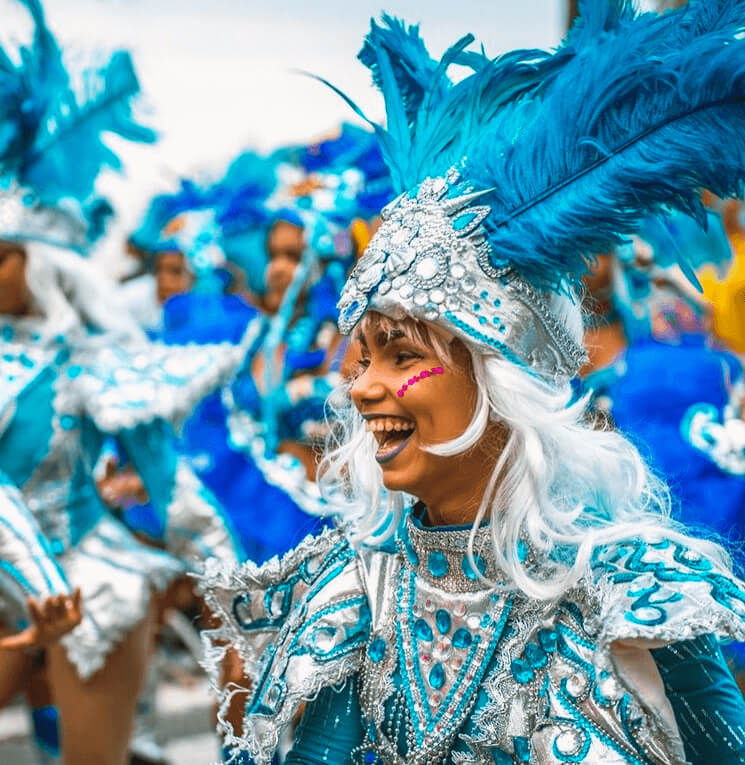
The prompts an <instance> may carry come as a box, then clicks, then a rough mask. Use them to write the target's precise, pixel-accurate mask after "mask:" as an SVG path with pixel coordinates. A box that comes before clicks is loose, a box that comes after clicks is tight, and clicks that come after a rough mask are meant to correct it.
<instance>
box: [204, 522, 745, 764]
mask: <svg viewBox="0 0 745 765" xmlns="http://www.w3.org/2000/svg"><path fill="white" fill-rule="evenodd" d="M468 536H469V531H468V530H463V531H460V530H457V531H455V530H447V531H442V530H436V529H424V528H422V527H421V526H420V525H417V523H416V522H414V521H413V520H412V518H411V516H409V517H408V518H407V520H406V524H405V528H404V530H403V532H402V533H401V535H400V537H399V539H398V542H399V549H398V552H396V553H393V552H390V551H386V552H384V551H381V550H372V549H367V548H364V547H363V548H362V549H361V550H359V551H357V552H356V553H352V551H351V549H350V548H345V547H344V546H343V545H341V543H339V544H340V545H341V546H340V547H338V548H334V547H330V543H331V539H332V537H329V536H322V537H321V538H320V541H319V542H318V544H317V546H313V544H312V543H310V546H309V547H307V548H306V549H305V551H304V553H303V556H301V558H302V560H305V561H307V562H308V564H307V565H310V563H311V561H312V562H313V565H311V566H310V569H309V570H311V571H313V572H314V575H313V576H314V577H316V578H315V579H314V581H319V582H320V581H324V582H326V584H325V585H324V586H327V587H332V588H333V590H334V592H335V596H334V597H333V598H322V597H321V592H320V590H319V591H317V598H318V605H319V606H320V604H321V603H322V602H323V603H324V606H323V607H322V609H321V610H322V612H323V617H322V619H321V620H320V621H319V620H317V619H316V617H315V616H314V614H316V613H317V606H316V605H315V604H314V603H310V602H308V601H307V600H306V598H305V597H300V598H298V592H297V589H296V588H297V587H298V585H299V581H298V582H297V583H296V584H294V585H293V582H295V581H296V575H294V574H292V573H291V571H290V570H289V569H287V568H286V567H285V565H284V563H283V564H282V565H280V566H278V564H276V563H275V564H273V566H270V567H269V569H264V570H255V567H254V569H251V571H252V572H253V574H252V579H256V580H257V581H258V580H259V579H261V580H262V581H263V584H264V589H263V590H262V589H261V588H259V589H257V590H256V591H255V594H253V595H252V597H251V599H250V602H249V601H246V600H245V599H244V600H236V602H237V603H239V604H240V605H239V607H240V609H241V610H240V612H239V613H240V617H241V618H242V619H245V618H246V617H245V609H246V608H249V609H250V608H255V607H258V606H255V605H253V604H255V603H258V604H261V603H265V602H268V603H270V608H271V612H272V614H274V613H275V612H276V613H279V614H285V615H284V616H282V617H281V618H282V619H284V620H285V621H286V623H290V622H292V624H293V625H294V626H293V632H294V633H298V632H300V631H302V632H303V634H305V635H308V636H312V635H314V634H316V632H314V629H315V627H317V626H321V621H323V619H331V618H332V613H331V611H330V610H329V609H331V608H332V605H331V604H332V603H339V604H347V603H351V602H352V601H354V602H357V601H356V598H357V597H358V596H359V595H360V594H363V593H364V596H365V598H369V606H370V614H369V618H370V620H371V621H370V625H369V628H368V629H367V639H366V642H365V646H366V647H365V648H352V649H350V653H348V654H345V655H343V656H339V657H334V658H329V659H328V661H324V660H323V656H327V655H329V650H330V646H331V644H332V643H331V642H329V643H327V642H326V641H327V638H328V637H330V636H331V634H332V632H331V631H328V633H326V632H323V633H322V634H319V640H320V641H321V647H322V649H323V651H322V653H321V655H315V654H308V656H309V657H310V656H312V661H310V662H309V663H308V664H305V665H300V664H290V666H291V667H294V669H292V670H290V669H288V661H289V662H294V661H295V656H296V654H295V653H293V652H292V651H290V652H288V648H289V647H290V646H291V645H293V646H294V645H296V644H295V643H288V641H287V640H286V639H282V640H279V641H278V640H270V639H269V638H267V639H266V640H264V637H263V633H262V632H261V630H260V629H259V630H256V631H255V633H254V632H252V633H251V634H252V635H253V634H255V635H257V636H260V637H259V642H258V644H257V643H256V642H255V640H254V639H252V640H251V641H250V643H249V644H250V645H251V646H252V650H253V651H254V653H252V654H251V655H252V656H254V657H255V656H256V653H255V651H256V649H257V647H258V646H261V645H264V646H265V647H266V652H265V654H264V659H263V661H262V663H258V664H256V665H255V667H256V669H255V674H253V675H252V677H253V678H254V682H256V683H259V684H260V685H261V687H262V688H266V689H267V691H266V692H267V693H269V690H271V689H272V688H274V687H275V686H276V688H277V690H276V691H272V693H273V694H275V695H276V696H277V699H278V701H277V703H278V704H279V705H280V708H281V709H283V710H285V707H286V705H287V704H288V701H287V699H288V694H289V696H291V697H292V698H293V699H297V693H298V688H299V687H300V686H299V685H298V683H299V682H300V681H301V679H302V682H303V683H305V685H304V688H305V692H306V694H307V695H306V696H305V698H307V699H312V698H313V695H314V693H315V692H317V685H316V684H315V682H311V678H313V679H315V677H316V675H317V674H318V673H321V674H322V675H323V677H324V678H325V680H324V682H325V683H326V684H327V685H330V684H337V685H338V682H339V680H340V679H342V678H343V677H344V676H346V675H345V673H348V672H351V671H358V672H359V694H360V703H361V708H362V715H363V721H362V722H363V730H364V740H363V741H362V742H361V743H360V746H359V747H358V748H357V749H355V751H354V752H353V754H352V762H356V763H359V762H385V763H386V765H404V763H406V764H407V765H408V763H413V764H414V765H424V764H425V763H445V762H453V763H457V765H466V764H467V763H468V764H469V765H476V763H485V762H498V763H504V764H505V765H507V764H508V763H512V765H514V764H515V763H533V762H536V763H555V764H556V763H586V765H589V764H590V763H601V762H602V763H606V762H607V763H618V764H619V765H620V763H634V764H635V765H682V763H683V762H684V761H685V755H684V753H683V751H682V744H681V741H680V739H679V737H678V735H677V733H676V732H675V730H674V729H672V728H671V727H669V726H668V725H667V723H666V721H665V719H664V718H663V717H662V716H661V714H660V712H659V711H658V710H656V709H655V708H653V707H651V708H650V707H649V706H647V707H646V708H645V707H643V706H642V704H641V703H640V701H641V699H642V697H641V696H639V695H638V694H639V693H640V692H639V691H637V690H635V689H634V688H632V687H630V686H628V685H626V684H625V683H624V680H623V679H622V677H621V676H619V675H618V674H617V672H616V670H615V667H614V665H613V662H612V661H611V657H610V644H611V643H612V642H613V641H615V640H619V639H627V638H631V637H645V638H650V639H656V638H659V639H663V640H670V641H676V640H684V639H686V638H687V637H689V636H690V635H689V634H688V633H687V632H686V631H685V630H686V625H690V624H695V625H696V629H697V630H699V631H700V632H701V633H702V634H703V633H717V632H718V633H720V634H722V633H726V634H729V635H731V636H732V637H735V638H740V639H743V638H745V629H744V628H743V624H742V622H743V617H742V616H741V615H740V614H739V613H738V609H739V604H740V603H741V601H742V599H743V598H745V593H744V592H743V590H742V589H741V585H740V583H739V582H737V581H736V580H734V579H732V578H731V577H728V576H726V575H725V574H724V573H722V572H719V571H718V570H717V569H716V567H715V566H714V565H713V564H712V563H711V562H710V561H707V560H705V559H701V558H698V557H696V556H694V555H692V554H691V552H690V551H689V550H687V549H686V548H685V546H683V545H681V544H679V543H677V542H672V541H670V540H661V541H659V542H656V543H649V542H643V541H641V540H632V541H629V542H628V543H621V544H616V545H612V546H609V547H607V548H604V549H602V550H599V551H598V552H597V553H596V555H595V558H594V561H593V566H594V572H593V576H592V577H590V578H588V579H586V580H584V581H582V582H581V583H580V584H579V585H578V586H577V588H576V589H575V590H573V591H571V592H570V593H568V594H567V596H566V599H565V600H564V601H563V602H561V603H560V604H558V605H557V604H555V603H550V602H549V603H538V602H535V601H529V600H527V599H525V598H524V597H521V596H518V595H515V594H511V593H510V592H509V590H505V589H503V588H497V589H491V588H490V586H489V585H487V584H486V583H484V582H483V581H481V580H474V579H472V578H471V577H469V576H467V575H466V573H465V572H464V569H463V567H462V566H461V565H460V564H461V561H462V560H463V556H464V550H463V547H464V545H467V542H468ZM482 538H483V539H484V540H486V541H488V529H487V528H485V529H480V530H479V531H478V533H477V535H476V540H475V543H476V546H477V550H478V552H479V555H481V556H482V557H483V559H484V561H485V565H486V574H487V576H488V577H490V578H492V579H494V580H496V581H499V580H500V576H499V572H498V571H497V570H496V569H495V568H494V565H493V562H492V558H491V556H489V554H488V550H487V549H485V548H484V549H482V548H480V547H479V544H480V541H481V540H482ZM337 539H338V538H337ZM437 549H439V550H440V551H441V552H442V553H443V556H444V557H445V559H446V560H447V561H448V572H447V574H446V575H445V576H443V577H440V578H438V577H434V576H432V574H431V572H430V571H429V569H428V566H427V561H428V560H429V557H430V555H431V553H432V552H434V551H435V550H437ZM355 555H357V556H359V564H360V570H364V572H365V586H364V588H363V587H362V584H361V582H360V581H359V579H357V578H355V579H354V581H355V582H356V584H354V585H353V586H352V581H353V579H352V578H350V577H351V576H352V571H353V567H354V556H355ZM339 556H341V558H340V557H339ZM298 560H299V559H294V563H293V565H294V566H295V567H296V568H294V569H292V570H296V571H297V572H298V573H299V572H300V571H301V570H302V565H306V564H299V563H298ZM342 560H344V561H346V563H343V564H342ZM454 564H457V565H454ZM319 571H322V572H323V575H322V576H320V578H318V576H319V575H318V574H317V573H316V572H319ZM334 571H338V574H337V576H338V577H340V581H339V582H338V583H334V575H333V573H332V572H334ZM301 578H302V577H301ZM303 581H304V580H303ZM283 582H286V583H288V584H289V585H291V586H293V587H294V588H295V589H294V590H293V594H292V595H291V596H290V602H291V605H290V606H289V610H288V609H287V608H286V606H285V599H284V592H285V590H283V589H282V588H281V587H279V586H278V585H280V584H281V583H283ZM663 583H665V585H666V586H667V587H669V588H670V592H662V591H661V590H657V589H654V584H659V585H660V586H662V584H663ZM302 586H303V587H305V586H306V585H305V584H303V585H302ZM650 587H651V588H652V589H651V590H650ZM262 591H265V592H266V593H268V594H269V595H270V598H269V600H268V601H267V600H266V597H264V596H261V597H257V595H259V594H260V593H261V592H262ZM252 592H254V591H253V590H252ZM278 593H282V594H281V595H280V594H278ZM673 595H677V597H673ZM304 603H307V606H304V605H303V604H304ZM304 608H307V610H304ZM345 608H347V606H346V605H341V609H342V610H340V611H339V612H337V613H338V617H336V616H334V617H333V618H334V619H338V621H335V622H334V627H335V631H334V632H333V634H334V635H335V636H336V638H335V639H337V640H338V639H341V636H342V635H343V634H347V635H352V634H357V633H356V632H355V630H356V629H357V628H358V627H360V625H361V622H360V621H359V617H358V614H360V613H361V611H354V610H353V609H354V608H358V607H357V606H354V607H352V609H351V610H344V609H345ZM359 608H361V606H360V607H359ZM694 612H695V615H696V616H695V618H692V615H693V614H694ZM702 612H703V613H702ZM231 618H232V617H231ZM660 620H661V621H660ZM342 625H345V629H341V626H342ZM723 625H727V626H726V628H725V627H723ZM323 626H324V627H327V626H329V625H326V624H325V623H324V624H323ZM284 629H285V627H284V626H283V627H281V630H284ZM240 631H243V628H241V630H240ZM363 632H365V630H362V629H361V630H360V633H359V635H360V636H359V640H362V633H363ZM221 634H222V635H223V637H224V633H221ZM243 634H244V635H245V634H247V633H246V632H245V631H243ZM282 634H284V632H282ZM288 634H289V633H288ZM337 645H338V643H337ZM354 645H356V646H359V645H360V643H359V642H355V643H354ZM316 646H317V644H312V647H313V648H315V647H316ZM293 650H295V649H293ZM331 650H333V649H331ZM358 651H359V653H357V652H358ZM355 657H356V658H355ZM216 666H217V667H219V663H218V664H216ZM301 666H302V667H303V669H302V671H301V669H300V668H301ZM352 666H354V667H356V669H354V670H352V669H351V667H352ZM331 678H335V679H334V680H332V679H331ZM283 684H284V685H283ZM284 686H286V687H287V688H288V689H292V690H288V691H286V692H285V694H286V695H285V696H282V694H281V692H282V688H283V687H284ZM274 698H275V696H274V695H269V696H268V699H269V701H272V699H274ZM283 705H284V706H283ZM267 715H268V713H263V712H262V714H261V715H258V712H257V711H250V712H249V715H248V717H247V718H246V721H244V723H245V724H246V726H247V733H246V734H244V741H245V740H249V741H251V742H254V743H255V737H256V736H257V735H259V734H260V733H261V735H265V734H266V732H267V730H269V729H271V730H275V729H276V724H275V722H274V721H275V717H272V716H271V715H268V716H267ZM282 717H283V719H287V717H286V712H285V711H283V713H282ZM254 721H255V722H254ZM273 740H274V739H273ZM252 747H253V744H252V745H251V747H248V749H249V751H250V752H251V755H252V756H253V757H254V758H255V759H256V760H257V762H260V763H268V762H269V759H270V758H271V751H269V750H266V749H264V750H262V749H255V748H252ZM262 752H263V753H264V754H263V755H262V758H257V757H256V755H257V754H262Z"/></svg>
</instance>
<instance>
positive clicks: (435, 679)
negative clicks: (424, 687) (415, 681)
mask: <svg viewBox="0 0 745 765" xmlns="http://www.w3.org/2000/svg"><path fill="white" fill-rule="evenodd" d="M429 684H430V685H431V686H432V687H433V688H434V689H435V690H436V691H439V690H440V688H442V686H443V685H445V670H444V669H443V668H442V664H439V663H438V664H435V666H434V667H432V669H431V670H430V671H429Z"/></svg>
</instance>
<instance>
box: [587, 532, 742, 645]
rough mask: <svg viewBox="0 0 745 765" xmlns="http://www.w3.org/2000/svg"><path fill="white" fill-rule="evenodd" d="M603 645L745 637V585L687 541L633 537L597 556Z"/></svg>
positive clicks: (600, 626)
mask: <svg viewBox="0 0 745 765" xmlns="http://www.w3.org/2000/svg"><path fill="white" fill-rule="evenodd" d="M592 567H593V573H594V575H595V577H594V578H595V585H596V595H597V597H598V600H599V609H598V611H597V612H596V613H597V626H598V644H599V646H601V647H603V648H607V647H608V646H610V644H611V643H612V642H613V641H615V640H629V639H634V638H644V639H648V640H655V641H663V642H675V641H680V640H690V639H691V638H694V637H697V636H699V635H703V634H706V633H710V632H713V633H715V634H716V635H718V636H719V637H723V638H729V639H734V640H745V584H744V583H743V582H741V581H740V580H739V579H736V578H735V577H734V576H732V574H731V573H728V572H726V571H724V570H722V569H720V568H719V567H718V566H717V565H716V564H715V563H714V562H713V561H710V560H709V559H707V558H705V557H702V556H700V555H698V554H696V553H694V552H693V551H691V550H690V549H689V548H688V547H686V545H685V544H684V543H683V542H682V541H676V540H673V539H662V540H660V541H656V542H649V541H645V540H643V539H633V540H628V541H625V542H619V543H617V544H613V545H609V546H608V547H604V548H600V549H599V550H598V551H597V552H596V553H595V556H594V559H593V564H592Z"/></svg>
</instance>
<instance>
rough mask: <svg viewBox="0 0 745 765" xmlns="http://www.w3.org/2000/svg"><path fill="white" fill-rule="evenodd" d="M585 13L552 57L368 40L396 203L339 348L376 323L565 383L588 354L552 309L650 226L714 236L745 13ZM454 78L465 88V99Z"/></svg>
mask: <svg viewBox="0 0 745 765" xmlns="http://www.w3.org/2000/svg"><path fill="white" fill-rule="evenodd" d="M581 10H582V12H581V15H580V18H579V19H578V21H577V22H576V23H575V25H574V27H573V29H572V30H571V32H570V33H569V35H568V36H567V38H566V40H565V41H564V42H563V43H562V45H561V46H560V47H559V48H558V49H557V50H556V51H555V52H554V53H553V54H549V53H546V52H543V51H536V50H519V51H514V52H512V53H509V54H506V55H504V56H501V57H499V58H496V59H493V60H490V59H488V58H487V57H486V56H485V55H484V54H483V53H478V54H476V53H469V52H466V51H465V48H466V46H467V45H469V44H470V43H471V42H472V40H473V37H472V36H468V37H465V38H463V39H461V40H460V41H458V42H457V43H456V44H455V45H454V46H453V47H451V48H450V49H449V50H448V51H446V53H445V54H444V56H443V58H442V60H441V61H439V62H437V61H433V60H432V59H431V58H430V56H429V54H428V53H427V51H426V49H425V47H424V45H423V43H422V41H421V39H420V37H419V34H418V28H417V27H409V28H406V27H405V26H404V25H403V24H402V23H401V22H399V21H397V20H395V19H392V18H390V17H388V16H384V18H383V23H384V26H378V25H377V24H375V23H373V24H372V29H371V31H370V33H369V35H368V37H367V39H366V42H365V45H364V47H363V49H362V51H361V53H360V58H361V60H362V61H363V63H365V64H366V65H367V66H369V67H370V69H371V70H372V73H373V78H374V81H375V84H376V85H377V86H378V87H379V88H380V90H381V91H382V93H383V96H384V99H385V106H386V113H387V126H386V128H383V127H382V126H380V125H377V124H374V123H371V124H373V127H374V129H375V131H376V133H377V135H378V138H379V140H380V143H381V147H382V150H383V155H384V157H385V160H386V162H387V163H388V165H389V167H390V169H391V174H392V177H393V182H394V185H395V186H396V187H397V191H398V192H400V193H401V195H400V196H399V197H398V198H397V199H396V200H394V202H392V203H391V204H390V205H389V206H388V207H387V208H386V209H385V211H384V214H383V218H384V222H383V224H382V226H381V227H380V230H379V231H378V233H377V234H376V236H375V237H374V238H373V240H372V242H371V243H370V245H369V247H368V249H367V251H366V253H365V255H364V256H363V258H362V259H361V260H360V262H359V263H358V264H357V266H356V268H355V269H354V271H353V272H352V274H351V275H350V278H349V280H348V282H347V284H346V286H345V289H344V292H343V295H342V298H341V300H340V302H339V310H340V314H341V315H340V320H339V326H340V329H341V330H342V332H344V333H349V332H350V331H351V330H352V328H353V327H354V326H355V324H356V323H357V322H358V321H359V319H360V317H361V316H362V315H363V314H364V312H365V311H367V310H370V309H374V310H378V311H381V312H382V313H385V314H388V315H392V316H400V315H403V314H408V315H411V316H415V317H419V318H422V319H426V320H429V321H433V322H437V323H440V324H442V325H443V326H445V327H446V328H448V329H449V330H450V331H452V332H454V333H455V334H457V335H460V336H461V337H463V338H467V339H468V340H470V341H472V342H475V343H477V344H479V345H481V346H482V347H485V348H488V349H491V350H497V351H498V352H499V353H501V354H502V355H503V356H504V357H506V358H508V359H510V360H512V361H514V362H516V363H518V364H520V365H522V366H524V367H525V368H527V369H528V370H529V371H531V372H532V373H535V374H537V375H539V376H540V377H542V378H544V379H547V380H549V381H550V380H554V381H559V380H563V379H566V378H568V377H570V376H572V375H574V374H575V373H576V372H577V371H578V369H579V367H580V365H581V364H582V362H583V359H584V358H585V354H584V350H583V348H581V347H580V346H578V345H577V344H576V343H575V342H574V340H573V339H572V338H571V337H570V335H569V334H568V332H567V331H566V329H565V328H564V326H563V324H562V322H561V321H560V320H559V319H558V318H557V317H556V316H554V315H553V314H552V312H551V310H550V309H549V301H548V300H547V298H548V297H550V293H551V292H552V291H553V292H566V293H568V294H570V295H572V294H573V293H574V291H575V290H576V289H577V288H578V286H579V281H580V279H581V276H582V275H583V273H584V272H585V271H586V269H587V265H588V263H589V262H591V261H592V254H593V253H598V252H605V251H608V250H609V249H610V248H611V247H612V246H613V245H615V244H618V243H619V242H621V241H622V240H623V237H624V235H628V234H630V233H633V232H634V231H635V230H636V229H637V228H638V226H639V222H640V220H641V219H642V218H643V217H644V216H645V215H648V214H657V213H659V212H661V211H662V210H663V208H664V207H665V206H667V207H669V208H673V209H678V210H681V211H682V212H685V213H688V214H689V215H691V216H693V217H695V218H697V219H698V220H699V221H700V222H702V223H703V222H704V221H705V214H704V211H703V208H702V206H701V203H700V201H699V191H700V190H701V188H708V189H710V190H712V191H713V192H715V193H716V194H718V195H719V196H730V195H740V194H741V192H742V190H743V180H744V179H745V129H744V128H745V39H744V38H745V4H743V3H742V2H740V1H739V0H691V2H689V3H688V5H687V6H685V7H684V8H681V9H680V10H677V11H672V12H669V13H666V14H664V15H657V14H654V13H646V14H639V13H638V12H636V11H635V10H634V8H633V6H632V3H631V2H628V0H610V1H609V0H588V1H587V2H584V3H583V4H582V8H581ZM451 64H461V65H465V66H467V67H469V68H470V69H471V73H470V74H469V75H468V76H467V77H466V78H465V79H463V80H461V81H460V82H457V83H454V82H453V81H452V80H451V79H450V78H449V77H448V74H447V71H448V68H449V67H450V65H451ZM345 98H346V97H345ZM347 100H348V99H347ZM349 103H350V104H351V105H352V106H353V108H355V109H356V110H357V112H358V113H359V114H360V115H361V116H363V117H364V115H363V114H362V113H361V112H360V110H359V109H358V108H357V107H356V106H354V104H352V102H351V101H350V102H349ZM365 119H367V118H365ZM368 121H369V120H368Z"/></svg>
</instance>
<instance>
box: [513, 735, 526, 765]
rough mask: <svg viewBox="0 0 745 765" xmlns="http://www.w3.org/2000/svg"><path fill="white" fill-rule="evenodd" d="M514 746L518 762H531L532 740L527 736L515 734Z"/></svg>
mask: <svg viewBox="0 0 745 765" xmlns="http://www.w3.org/2000/svg"><path fill="white" fill-rule="evenodd" d="M512 746H513V748H514V750H515V759H516V760H517V761H518V762H530V741H529V740H528V739H527V738H526V737H525V736H515V737H514V738H513V739H512Z"/></svg>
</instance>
